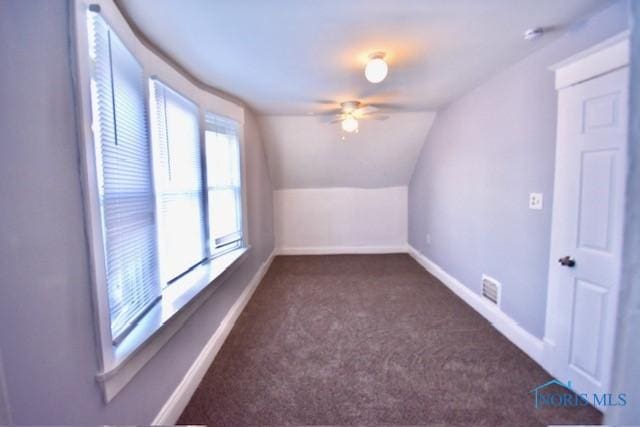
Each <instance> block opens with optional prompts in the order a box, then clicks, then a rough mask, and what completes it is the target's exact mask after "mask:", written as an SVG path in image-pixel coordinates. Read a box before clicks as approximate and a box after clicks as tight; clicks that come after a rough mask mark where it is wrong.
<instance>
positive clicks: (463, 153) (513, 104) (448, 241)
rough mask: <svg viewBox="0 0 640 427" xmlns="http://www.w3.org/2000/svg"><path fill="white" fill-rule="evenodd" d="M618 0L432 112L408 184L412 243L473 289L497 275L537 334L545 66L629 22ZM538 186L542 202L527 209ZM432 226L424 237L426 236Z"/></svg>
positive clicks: (546, 235) (509, 309) (540, 328)
mask: <svg viewBox="0 0 640 427" xmlns="http://www.w3.org/2000/svg"><path fill="white" fill-rule="evenodd" d="M627 20H628V4H627V2H626V1H620V2H616V3H614V4H612V5H611V6H609V7H608V8H607V9H605V10H603V11H601V12H600V13H599V14H597V15H595V16H593V17H592V18H591V19H589V20H587V21H585V22H581V23H579V24H577V25H574V26H573V27H572V28H570V29H569V30H568V31H567V33H566V34H565V35H564V36H562V37H561V38H559V39H558V40H556V41H554V42H553V43H551V44H549V45H546V46H544V47H542V48H541V49H539V50H537V51H536V52H534V53H533V54H531V55H529V56H528V57H527V58H525V59H524V60H522V61H520V62H518V63H516V64H514V65H513V66H510V67H509V68H507V69H505V70H503V71H502V72H499V73H497V74H496V75H495V76H493V77H492V78H491V79H490V80H489V81H487V82H485V83H483V84H482V85H480V86H479V87H477V88H476V89H474V90H473V91H471V92H469V93H467V94H466V95H464V96H463V97H462V98H459V99H458V100H457V101H455V102H453V103H452V104H450V105H449V106H447V107H446V108H445V109H443V110H441V111H439V112H438V116H437V117H436V120H435V123H434V125H433V127H432V128H431V131H430V133H429V136H428V137H427V140H426V143H425V145H424V147H423V150H422V152H421V154H420V157H419V160H418V162H417V164H416V169H415V171H414V175H413V177H412V180H411V184H410V187H409V242H410V244H411V245H412V246H414V247H415V248H416V249H418V250H419V251H420V252H422V253H423V254H424V255H426V256H427V257H428V258H430V259H431V260H432V261H434V262H435V263H437V264H439V265H440V266H441V267H442V268H444V269H445V270H446V271H447V272H449V273H450V274H451V275H452V276H454V277H455V278H457V279H458V280H459V281H460V282H462V283H464V284H465V285H466V286H468V287H469V288H471V289H472V290H473V291H475V292H479V290H480V283H481V275H482V274H483V273H485V274H488V275H490V276H492V277H495V278H496V279H498V280H499V281H500V282H502V284H503V289H502V296H503V300H502V309H503V310H504V311H505V312H506V314H508V315H509V316H511V317H512V318H513V319H515V320H516V321H517V322H518V323H519V324H521V325H522V326H523V327H524V328H525V329H526V330H528V331H529V332H531V333H532V334H534V335H535V336H538V337H542V336H543V333H544V318H545V310H546V297H547V295H546V292H547V269H548V258H549V242H550V232H551V201H552V192H553V176H554V155H555V136H556V92H555V90H554V82H553V73H552V72H551V71H549V70H548V69H547V68H548V67H549V66H550V65H552V64H554V63H556V62H558V61H560V60H562V59H564V58H566V57H568V56H570V55H572V54H574V53H576V52H578V51H580V50H582V49H585V48H587V47H589V46H591V45H593V44H595V43H597V42H599V41H602V40H603V39H605V38H607V37H609V36H612V35H614V34H616V33H618V32H620V31H623V30H624V29H626V28H627V26H628V24H627ZM530 192H542V193H544V203H545V206H544V209H543V210H542V211H536V210H529V209H528V195H529V193H530ZM427 233H429V234H430V235H431V244H427V239H426V235H427Z"/></svg>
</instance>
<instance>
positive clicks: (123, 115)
mask: <svg viewBox="0 0 640 427" xmlns="http://www.w3.org/2000/svg"><path fill="white" fill-rule="evenodd" d="M88 29H89V45H90V58H91V62H92V70H91V98H92V116H93V123H92V129H93V132H94V141H95V144H94V145H95V158H96V172H97V181H98V187H99V189H98V190H99V196H100V208H101V216H102V228H103V244H104V253H105V260H104V262H105V270H106V281H107V292H108V300H109V314H110V318H111V336H112V338H113V341H114V343H117V342H118V341H119V340H120V339H121V338H122V337H123V336H124V335H126V333H127V332H128V331H129V330H130V329H131V328H132V327H133V326H135V324H136V322H137V320H138V319H139V318H140V317H141V316H142V315H144V313H145V312H146V310H148V309H149V308H150V307H151V306H152V305H153V304H154V303H155V302H156V301H157V300H158V299H159V298H160V295H161V289H160V286H159V284H160V281H159V279H158V258H157V253H158V251H157V247H156V221H155V214H154V212H155V200H154V190H153V180H152V173H151V167H152V166H151V165H152V156H151V145H150V141H149V132H148V123H147V114H146V112H147V110H146V102H145V82H144V77H143V71H142V67H141V66H140V64H139V63H138V62H137V61H136V59H135V58H134V57H133V55H132V54H131V53H130V52H129V51H128V50H127V48H126V47H125V46H124V45H123V44H122V42H121V41H120V39H119V38H118V37H117V36H116V35H115V34H114V33H113V32H112V31H111V30H110V28H109V27H108V26H107V24H106V23H105V22H104V20H103V19H102V18H101V17H100V16H99V15H98V14H95V13H89V14H88Z"/></svg>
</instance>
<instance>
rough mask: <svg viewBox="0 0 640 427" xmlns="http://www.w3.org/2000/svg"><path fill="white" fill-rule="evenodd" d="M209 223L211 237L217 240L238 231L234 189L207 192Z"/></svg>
mask: <svg viewBox="0 0 640 427" xmlns="http://www.w3.org/2000/svg"><path fill="white" fill-rule="evenodd" d="M209 200H210V203H211V207H210V209H209V223H210V224H211V228H212V230H213V233H212V237H213V239H217V238H220V237H224V236H226V235H229V234H232V233H235V232H237V231H238V230H240V224H238V219H239V216H240V215H239V212H238V205H239V203H238V197H237V192H236V190H235V189H226V190H225V189H223V190H216V189H210V190H209Z"/></svg>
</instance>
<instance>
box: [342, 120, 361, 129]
mask: <svg viewBox="0 0 640 427" xmlns="http://www.w3.org/2000/svg"><path fill="white" fill-rule="evenodd" d="M342 130H343V131H345V132H355V131H356V130H358V121H357V120H356V119H354V118H353V117H347V118H346V119H344V120H343V121H342Z"/></svg>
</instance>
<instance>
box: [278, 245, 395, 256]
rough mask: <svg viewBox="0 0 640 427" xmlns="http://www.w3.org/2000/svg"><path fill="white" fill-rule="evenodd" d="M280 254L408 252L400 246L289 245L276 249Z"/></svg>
mask: <svg viewBox="0 0 640 427" xmlns="http://www.w3.org/2000/svg"><path fill="white" fill-rule="evenodd" d="M276 253H277V254H278V255H338V254H393V253H407V247H406V246H405V245H399V246H288V247H280V248H277V249H276Z"/></svg>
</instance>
